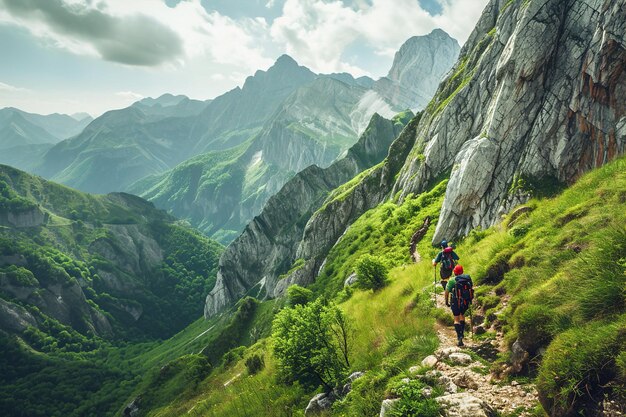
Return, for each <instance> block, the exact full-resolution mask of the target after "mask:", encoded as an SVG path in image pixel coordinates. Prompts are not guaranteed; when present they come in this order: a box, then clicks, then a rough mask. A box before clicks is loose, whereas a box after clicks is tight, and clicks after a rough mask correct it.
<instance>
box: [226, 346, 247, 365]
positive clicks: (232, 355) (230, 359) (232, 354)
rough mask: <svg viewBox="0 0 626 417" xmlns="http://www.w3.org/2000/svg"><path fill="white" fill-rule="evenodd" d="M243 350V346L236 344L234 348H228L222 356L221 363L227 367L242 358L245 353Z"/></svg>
mask: <svg viewBox="0 0 626 417" xmlns="http://www.w3.org/2000/svg"><path fill="white" fill-rule="evenodd" d="M245 351H246V347H245V346H238V347H236V348H234V349H231V350H229V351H228V352H226V353H225V354H224V357H223V358H222V363H223V365H224V366H225V367H228V366H230V365H232V364H233V363H235V362H237V361H238V360H239V359H241V358H243V354H244V353H245Z"/></svg>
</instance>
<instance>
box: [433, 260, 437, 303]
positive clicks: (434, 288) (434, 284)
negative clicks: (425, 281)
mask: <svg viewBox="0 0 626 417" xmlns="http://www.w3.org/2000/svg"><path fill="white" fill-rule="evenodd" d="M433 271H434V273H435V280H434V281H433V301H434V302H435V308H436V307H437V265H433Z"/></svg>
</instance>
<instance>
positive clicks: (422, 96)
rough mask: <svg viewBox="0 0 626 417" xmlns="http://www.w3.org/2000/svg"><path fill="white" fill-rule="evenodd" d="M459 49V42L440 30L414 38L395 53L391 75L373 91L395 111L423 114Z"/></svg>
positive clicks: (377, 84) (375, 86)
mask: <svg viewBox="0 0 626 417" xmlns="http://www.w3.org/2000/svg"><path fill="white" fill-rule="evenodd" d="M460 49H461V47H460V46H459V43H458V42H457V41H456V39H453V38H451V37H450V35H448V34H447V33H446V32H444V31H443V30H441V29H435V30H433V31H432V32H431V33H429V34H428V35H424V36H414V37H412V38H410V39H408V40H407V41H406V42H405V43H404V44H403V45H402V46H401V47H400V50H399V51H398V52H396V55H395V57H394V59H393V65H392V67H391V69H390V70H389V74H387V76H386V77H383V78H381V79H379V80H377V81H376V83H375V84H374V86H373V89H374V91H376V92H378V93H379V94H380V95H381V96H383V97H385V98H386V99H387V100H388V101H389V102H390V103H391V104H392V105H393V106H395V107H399V108H402V109H412V110H421V109H423V108H425V107H426V105H427V104H428V102H429V101H430V99H431V98H432V97H433V95H434V94H435V91H436V90H437V86H438V85H439V82H440V81H441V78H442V77H443V76H444V75H445V74H446V73H447V72H448V71H449V70H450V68H452V65H453V64H454V62H456V59H457V58H458V56H459V50H460Z"/></svg>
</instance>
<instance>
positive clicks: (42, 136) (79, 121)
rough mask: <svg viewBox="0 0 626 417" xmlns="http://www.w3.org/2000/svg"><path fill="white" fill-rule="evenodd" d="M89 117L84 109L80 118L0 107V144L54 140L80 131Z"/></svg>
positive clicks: (4, 146)
mask: <svg viewBox="0 0 626 417" xmlns="http://www.w3.org/2000/svg"><path fill="white" fill-rule="evenodd" d="M92 120H93V118H92V117H91V116H89V115H88V114H86V113H84V114H83V117H81V118H74V117H72V116H68V115H67V114H58V113H54V114H49V115H46V116H44V115H41V114H34V113H27V112H25V111H22V110H19V109H16V108H13V107H5V108H4V109H0V148H7V147H13V146H20V145H32V144H35V143H57V142H60V141H62V140H64V139H67V138H69V137H72V136H74V135H77V134H79V133H80V132H81V131H82V130H83V129H84V128H85V127H86V126H87V125H88V124H89V123H90V122H91V121H92ZM33 126H34V127H33ZM42 130H43V131H42ZM12 141H14V142H12ZM7 144H8V146H7Z"/></svg>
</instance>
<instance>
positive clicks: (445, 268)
mask: <svg viewBox="0 0 626 417" xmlns="http://www.w3.org/2000/svg"><path fill="white" fill-rule="evenodd" d="M458 260H459V255H457V254H456V252H454V248H452V246H449V245H448V242H447V241H446V240H445V239H444V240H442V241H441V252H439V253H438V254H437V256H436V257H435V259H433V266H434V267H435V269H436V268H437V264H438V263H439V262H441V267H440V268H439V275H440V276H441V286H442V287H443V289H444V290H445V289H446V284H447V283H448V278H450V276H451V275H452V270H453V269H454V266H455V265H456V261H458Z"/></svg>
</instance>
